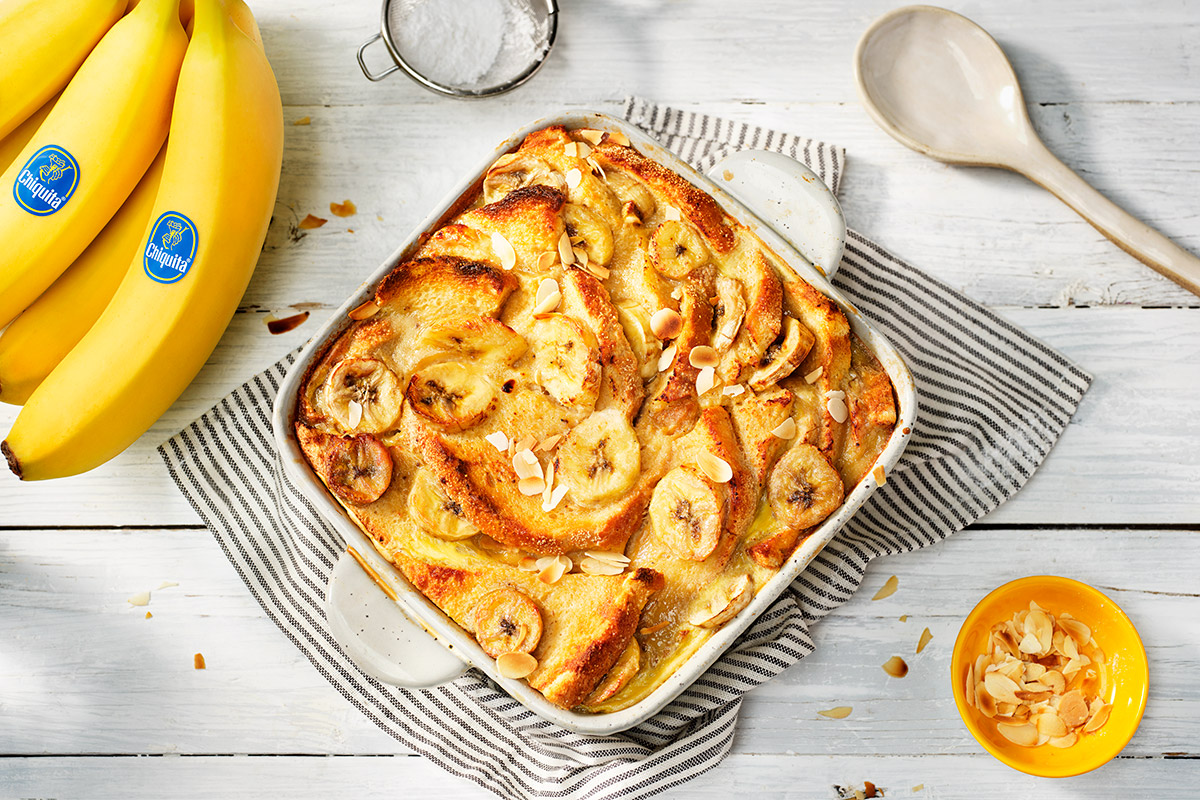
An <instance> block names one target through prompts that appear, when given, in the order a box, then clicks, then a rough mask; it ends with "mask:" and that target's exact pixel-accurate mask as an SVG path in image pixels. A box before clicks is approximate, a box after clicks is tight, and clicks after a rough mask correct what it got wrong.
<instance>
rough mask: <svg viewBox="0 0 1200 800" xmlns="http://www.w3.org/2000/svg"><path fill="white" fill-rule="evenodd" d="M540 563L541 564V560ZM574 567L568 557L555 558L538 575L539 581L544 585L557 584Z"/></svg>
mask: <svg viewBox="0 0 1200 800" xmlns="http://www.w3.org/2000/svg"><path fill="white" fill-rule="evenodd" d="M538 561H539V563H541V559H539V560H538ZM573 566H574V564H572V563H571V559H569V558H567V557H566V556H555V557H554V558H553V559H552V560H551V562H550V563H549V564H547V565H546V566H544V567H542V569H541V572H539V573H538V580H539V581H541V582H542V583H548V584H551V585H553V584H556V583H558V582H559V581H560V580H562V576H563V575H565V574H567V572H569V571H570V570H571V568H572V567H573Z"/></svg>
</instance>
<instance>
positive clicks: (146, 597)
mask: <svg viewBox="0 0 1200 800" xmlns="http://www.w3.org/2000/svg"><path fill="white" fill-rule="evenodd" d="M125 602H127V603H129V605H131V606H148V605H150V593H149V592H138V593H137V594H135V595H133V596H132V597H130V598H128V599H127V600H126V601H125Z"/></svg>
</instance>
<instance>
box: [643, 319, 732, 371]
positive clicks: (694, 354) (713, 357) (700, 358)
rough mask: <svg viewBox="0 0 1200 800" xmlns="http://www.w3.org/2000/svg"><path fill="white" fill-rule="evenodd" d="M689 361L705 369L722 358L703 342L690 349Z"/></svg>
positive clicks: (715, 364) (694, 365) (698, 367)
mask: <svg viewBox="0 0 1200 800" xmlns="http://www.w3.org/2000/svg"><path fill="white" fill-rule="evenodd" d="M681 321H682V320H681ZM651 324H653V323H651ZM688 363H689V364H691V365H692V366H693V367H695V368H697V369H703V368H704V367H715V366H717V365H718V364H720V363H721V358H720V356H718V355H717V351H716V350H714V349H712V348H711V347H709V346H708V345H704V344H702V345H700V346H699V347H693V348H692V349H691V350H689V351H688Z"/></svg>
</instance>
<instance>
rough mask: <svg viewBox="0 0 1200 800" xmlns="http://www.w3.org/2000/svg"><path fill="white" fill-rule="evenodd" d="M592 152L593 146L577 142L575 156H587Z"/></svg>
mask: <svg viewBox="0 0 1200 800" xmlns="http://www.w3.org/2000/svg"><path fill="white" fill-rule="evenodd" d="M591 154H592V148H591V147H589V146H588V145H586V144H584V143H583V142H576V143H575V156H576V157H577V158H587V157H588V156H590V155H591Z"/></svg>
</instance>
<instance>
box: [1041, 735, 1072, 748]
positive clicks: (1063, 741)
mask: <svg viewBox="0 0 1200 800" xmlns="http://www.w3.org/2000/svg"><path fill="white" fill-rule="evenodd" d="M1077 741H1079V737H1078V736H1077V735H1076V734H1075V732H1074V731H1071V732H1070V733H1068V734H1067V735H1066V736H1060V737H1059V738H1057V739H1050V740H1049V742H1048V743H1049V745H1050V746H1051V747H1060V748H1067V747H1074V746H1075V742H1077Z"/></svg>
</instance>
